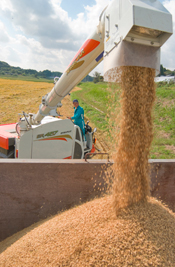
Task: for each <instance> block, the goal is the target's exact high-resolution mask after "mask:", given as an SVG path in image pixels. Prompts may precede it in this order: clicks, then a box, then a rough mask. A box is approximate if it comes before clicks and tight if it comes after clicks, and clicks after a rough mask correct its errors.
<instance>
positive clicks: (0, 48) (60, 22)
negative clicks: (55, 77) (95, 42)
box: [0, 0, 175, 74]
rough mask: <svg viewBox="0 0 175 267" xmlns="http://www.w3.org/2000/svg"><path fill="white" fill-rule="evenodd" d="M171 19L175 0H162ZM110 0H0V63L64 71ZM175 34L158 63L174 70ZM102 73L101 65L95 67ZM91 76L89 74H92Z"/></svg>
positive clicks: (174, 8)
mask: <svg viewBox="0 0 175 267" xmlns="http://www.w3.org/2000/svg"><path fill="white" fill-rule="evenodd" d="M161 2H162V3H163V4H164V6H165V7H166V8H167V9H168V10H169V11H170V12H171V13H172V15H173V17H174V21H173V25H174V29H175V0H162V1H161ZM108 3H109V0H81V1H80V0H0V61H5V62H7V63H9V64H10V65H11V66H19V67H21V68H25V69H28V68H31V69H36V70H38V71H42V70H45V69H49V70H51V71H61V72H63V71H64V70H65V69H66V67H67V66H68V65H69V63H70V62H71V60H72V58H73V57H74V56H75V54H76V52H77V51H78V50H79V48H80V47H81V45H82V44H83V43H84V41H85V40H86V38H87V37H88V35H89V34H91V33H92V32H93V30H94V28H95V27H96V25H98V19H99V15H100V13H101V12H102V10H103V9H104V8H105V7H106V6H107V5H108ZM174 44H175V35H173V36H172V37H171V38H170V39H169V40H168V41H167V43H166V44H165V45H164V46H163V47H162V52H161V63H162V64H163V65H164V67H166V68H169V69H175V60H174V59H175V49H174ZM96 70H97V71H99V72H101V73H102V74H103V64H100V66H98V67H97V69H96ZM91 74H92V72H91Z"/></svg>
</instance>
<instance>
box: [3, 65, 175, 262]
mask: <svg viewBox="0 0 175 267" xmlns="http://www.w3.org/2000/svg"><path fill="white" fill-rule="evenodd" d="M121 78H122V79H121V87H122V98H121V107H122V113H121V115H122V116H121V117H122V120H121V123H120V134H119V138H117V140H118V146H117V150H116V151H117V152H116V155H115V161H116V165H115V167H114V171H115V174H116V177H115V182H114V190H113V191H114V193H113V196H106V197H104V198H101V199H96V200H94V201H92V202H89V203H86V204H84V205H81V206H79V207H77V208H74V209H72V210H69V211H66V212H64V213H62V214H60V215H57V216H55V217H54V218H52V219H50V220H48V221H47V222H45V223H43V224H42V225H40V226H39V227H36V228H35V229H33V230H31V231H29V230H26V234H25V235H24V236H23V237H21V234H20V233H19V234H18V235H17V236H16V239H18V240H17V241H16V242H15V243H14V244H12V245H11V246H9V247H8V248H7V249H6V250H5V247H6V245H5V244H6V243H4V242H3V243H1V245H2V246H4V252H2V253H1V255H0V266H3V267H8V266H11V267H15V266H17V267H22V266H23V267H25V266H27V267H33V266H42V267H44V266H71V267H74V266H75V267H78V266H81V267H82V266H83V267H84V266H94V267H96V266H100V267H101V266H122V267H124V266H134V267H135V266H139V267H140V266H161V267H167V266H172V267H173V266H175V214H173V212H171V211H170V210H169V209H168V208H166V207H164V206H163V205H162V204H161V203H160V202H158V201H157V200H155V199H153V198H150V197H148V195H149V177H148V156H149V149H150V145H151V141H152V136H153V134H152V118H151V111H152V106H153V102H154V98H155V87H154V71H153V70H151V69H146V68H138V67H124V68H122V75H121ZM112 199H113V201H112ZM112 203H113V204H114V205H112ZM114 209H115V212H114ZM119 211H120V212H119ZM18 236H19V238H18ZM12 240H13V242H14V237H12ZM8 242H9V243H10V241H9V240H8Z"/></svg>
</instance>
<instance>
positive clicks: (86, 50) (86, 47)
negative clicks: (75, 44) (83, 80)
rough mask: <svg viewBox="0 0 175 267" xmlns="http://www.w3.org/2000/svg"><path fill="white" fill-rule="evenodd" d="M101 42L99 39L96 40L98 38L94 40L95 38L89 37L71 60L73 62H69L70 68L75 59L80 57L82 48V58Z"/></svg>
mask: <svg viewBox="0 0 175 267" xmlns="http://www.w3.org/2000/svg"><path fill="white" fill-rule="evenodd" d="M99 44H100V42H99V41H96V40H93V39H88V40H87V41H86V42H85V43H84V44H83V45H82V47H81V48H80V49H79V51H78V52H77V54H76V55H75V57H74V58H73V60H72V61H71V63H70V64H69V66H68V68H69V67H70V66H71V65H72V63H73V62H74V61H75V59H76V58H77V57H78V55H79V54H80V53H81V51H82V50H84V53H83V55H82V56H81V57H80V58H83V57H85V56H86V55H87V54H89V53H90V52H92V51H93V50H94V49H95V48H96V47H97V46H98V45H99ZM80 58H79V59H80Z"/></svg>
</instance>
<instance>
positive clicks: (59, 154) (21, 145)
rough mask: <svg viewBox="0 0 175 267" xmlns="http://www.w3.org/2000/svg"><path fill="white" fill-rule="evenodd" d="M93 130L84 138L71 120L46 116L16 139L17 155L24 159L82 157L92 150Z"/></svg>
mask: <svg viewBox="0 0 175 267" xmlns="http://www.w3.org/2000/svg"><path fill="white" fill-rule="evenodd" d="M93 134H94V133H93V132H89V131H87V132H86V135H85V136H86V141H85V140H83V137H82V133H81V130H80V128H79V127H78V126H77V125H74V123H73V122H72V121H71V120H69V119H65V120H61V119H58V118H53V117H51V116H46V117H45V118H44V119H43V120H42V121H41V124H40V125H33V126H32V129H30V131H27V132H25V134H23V135H22V136H21V137H20V139H19V138H17V139H16V145H15V147H16V153H15V154H16V155H18V158H20V159H22V158H25V159H31V158H33V159H48V158H49V159H82V158H84V155H85V153H88V152H90V151H91V150H92V146H93Z"/></svg>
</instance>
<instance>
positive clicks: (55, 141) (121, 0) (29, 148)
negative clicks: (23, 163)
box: [0, 0, 173, 159]
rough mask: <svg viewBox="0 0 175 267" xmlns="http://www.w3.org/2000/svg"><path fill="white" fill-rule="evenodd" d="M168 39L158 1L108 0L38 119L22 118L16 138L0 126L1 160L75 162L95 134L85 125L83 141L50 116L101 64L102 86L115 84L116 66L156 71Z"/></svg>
mask: <svg viewBox="0 0 175 267" xmlns="http://www.w3.org/2000/svg"><path fill="white" fill-rule="evenodd" d="M172 33H173V27H172V16H171V14H170V13H169V12H168V11H167V10H166V9H165V7H164V6H163V5H162V4H161V3H160V2H159V1H158V0H113V1H112V2H111V3H110V4H109V5H108V6H107V7H106V8H105V9H104V10H103V12H102V14H101V15H100V18H99V25H98V26H97V28H96V29H95V30H94V32H93V33H92V34H91V35H90V36H89V37H88V38H87V40H86V41H85V43H84V44H83V45H82V47H81V48H80V49H79V51H78V52H77V54H76V55H75V57H74V58H73V60H72V61H71V62H70V64H69V66H68V67H67V68H66V70H65V71H64V73H63V74H62V76H61V77H60V78H59V79H58V78H56V79H55V80H54V83H55V84H54V87H53V89H52V90H51V92H50V93H48V94H47V95H45V96H44V97H43V98H42V103H41V105H40V107H39V111H38V113H37V114H36V115H35V114H29V115H26V114H23V118H22V119H21V120H20V121H19V123H18V126H17V133H16V132H15V130H14V129H15V125H11V126H9V125H8V126H5V125H2V126H0V147H1V150H0V152H1V154H0V156H3V155H5V156H4V157H9V155H10V156H11V155H12V153H10V151H11V148H12V147H15V155H16V157H17V156H18V157H19V158H40V159H42V158H47V159H50V158H51V159H53V158H54V159H66V158H73V159H74V158H83V157H84V155H85V154H86V153H87V152H89V151H94V144H93V142H94V140H95V138H94V137H93V136H94V131H93V132H92V129H91V128H90V127H89V125H87V126H86V140H83V138H82V134H81V131H80V128H79V127H78V126H76V125H74V124H73V123H72V122H71V121H70V120H68V119H66V120H62V119H60V118H53V117H51V116H50V114H55V112H54V111H55V110H56V109H57V107H61V105H62V104H61V100H62V99H63V98H64V97H65V96H66V95H67V94H69V93H70V91H71V90H72V89H73V88H74V87H75V86H76V85H77V84H78V83H79V82H80V81H82V79H83V78H84V77H86V76H87V74H88V73H89V72H90V71H92V70H93V69H94V68H95V67H96V66H97V65H98V64H99V63H100V62H101V61H102V60H103V59H104V78H105V80H106V81H112V82H115V80H116V69H117V68H119V67H120V66H139V67H147V68H152V69H155V70H159V67H160V47H161V46H162V45H163V44H164V43H165V42H166V40H167V39H168V38H169V37H170V36H171V35H172ZM52 111H53V112H52ZM19 133H20V135H19ZM9 148H10V149H9Z"/></svg>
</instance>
